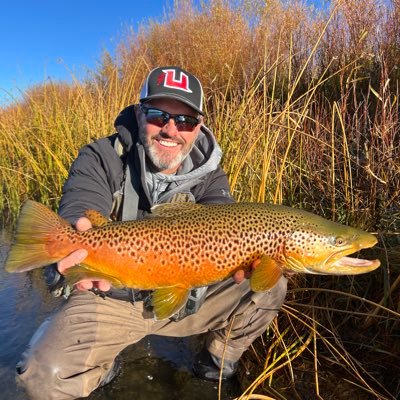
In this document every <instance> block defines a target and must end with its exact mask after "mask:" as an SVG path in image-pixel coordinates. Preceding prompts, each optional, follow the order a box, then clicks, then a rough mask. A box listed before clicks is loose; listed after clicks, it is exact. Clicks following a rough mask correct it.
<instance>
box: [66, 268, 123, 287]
mask: <svg viewBox="0 0 400 400" xmlns="http://www.w3.org/2000/svg"><path fill="white" fill-rule="evenodd" d="M64 275H65V277H66V278H67V281H68V282H69V283H70V284H72V285H74V284H75V283H77V282H79V281H80V280H82V279H92V280H94V281H96V280H101V279H105V280H107V281H109V282H110V283H111V284H112V286H114V287H116V288H122V287H124V286H125V285H124V284H122V282H121V281H120V280H118V279H117V278H115V277H114V276H111V275H108V274H105V273H103V272H100V271H96V270H94V269H92V268H91V267H90V266H88V265H86V264H79V265H75V266H74V267H71V268H68V269H67V270H66V271H65V272H64Z"/></svg>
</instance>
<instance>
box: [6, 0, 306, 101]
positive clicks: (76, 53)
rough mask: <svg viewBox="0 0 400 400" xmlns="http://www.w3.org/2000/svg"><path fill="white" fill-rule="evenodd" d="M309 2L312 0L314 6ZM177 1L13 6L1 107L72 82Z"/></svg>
mask: <svg viewBox="0 0 400 400" xmlns="http://www.w3.org/2000/svg"><path fill="white" fill-rule="evenodd" d="M309 1H310V0H309ZM171 4H172V0H112V1H99V0H97V1H95V0H14V1H13V0H9V1H3V2H2V5H1V8H0V10H1V12H0V38H1V40H0V106H1V105H4V104H7V102H9V101H10V96H9V94H8V93H11V94H12V95H13V96H16V97H18V93H19V92H20V91H23V90H24V89H26V88H27V87H29V86H32V85H34V84H39V83H43V82H45V81H46V80H48V79H52V80H60V79H63V80H70V79H71V73H72V74H73V75H75V76H77V77H78V78H80V77H82V76H84V73H85V71H86V70H87V69H88V68H93V67H95V65H96V61H97V60H98V59H99V57H100V55H101V52H102V49H104V48H105V49H108V50H110V51H113V50H114V48H115V46H116V44H117V43H118V42H119V41H120V39H121V37H123V32H124V29H126V27H127V26H132V27H133V28H134V29H135V30H137V28H138V26H139V24H140V23H143V22H145V21H146V20H147V19H148V18H152V19H155V20H161V18H162V17H163V15H164V11H165V9H166V7H168V6H171Z"/></svg>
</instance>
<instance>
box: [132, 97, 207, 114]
mask: <svg viewBox="0 0 400 400" xmlns="http://www.w3.org/2000/svg"><path fill="white" fill-rule="evenodd" d="M154 99H174V100H178V101H181V102H182V103H185V104H186V105H188V106H189V107H190V108H193V110H195V111H197V112H198V113H199V114H201V115H204V112H203V111H202V110H200V109H199V108H198V107H196V106H195V105H194V104H193V103H192V102H190V101H188V100H187V99H186V98H185V97H181V96H179V95H177V94H153V95H152V96H147V97H143V98H142V99H140V102H141V103H145V102H146V101H150V100H154Z"/></svg>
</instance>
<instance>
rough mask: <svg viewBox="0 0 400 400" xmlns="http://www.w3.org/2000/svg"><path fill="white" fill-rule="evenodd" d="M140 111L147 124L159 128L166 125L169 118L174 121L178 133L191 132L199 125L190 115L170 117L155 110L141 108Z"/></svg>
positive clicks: (163, 112)
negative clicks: (144, 116)
mask: <svg viewBox="0 0 400 400" xmlns="http://www.w3.org/2000/svg"><path fill="white" fill-rule="evenodd" d="M141 110H142V111H143V112H144V114H145V115H146V121H147V122H148V123H150V124H153V125H156V126H158V127H160V128H162V127H163V126H164V125H166V124H167V123H168V121H169V120H170V119H171V118H173V119H174V122H175V125H176V128H177V129H178V130H179V131H193V129H194V128H195V127H196V125H198V124H199V123H200V121H199V120H198V119H197V118H195V117H191V116H190V115H171V114H168V113H167V112H165V111H161V110H158V109H156V108H146V107H141Z"/></svg>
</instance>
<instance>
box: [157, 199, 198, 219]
mask: <svg viewBox="0 0 400 400" xmlns="http://www.w3.org/2000/svg"><path fill="white" fill-rule="evenodd" d="M202 207H204V205H201V204H196V203H191V202H187V203H179V202H178V203H164V204H156V205H155V206H153V207H151V215H150V216H152V217H165V218H166V217H176V216H177V215H181V214H186V213H189V212H193V211H198V210H200V209H201V208H202Z"/></svg>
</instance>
